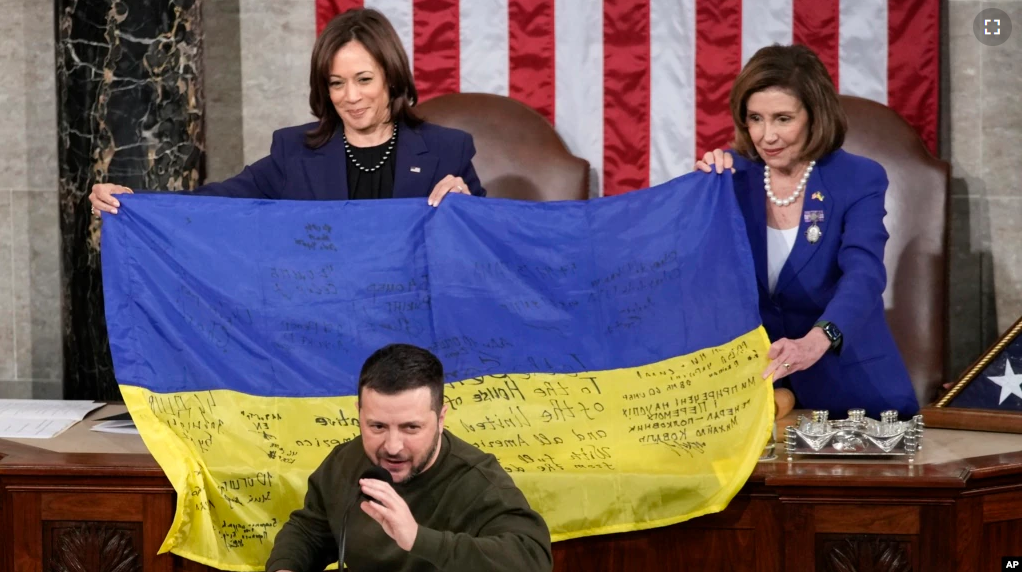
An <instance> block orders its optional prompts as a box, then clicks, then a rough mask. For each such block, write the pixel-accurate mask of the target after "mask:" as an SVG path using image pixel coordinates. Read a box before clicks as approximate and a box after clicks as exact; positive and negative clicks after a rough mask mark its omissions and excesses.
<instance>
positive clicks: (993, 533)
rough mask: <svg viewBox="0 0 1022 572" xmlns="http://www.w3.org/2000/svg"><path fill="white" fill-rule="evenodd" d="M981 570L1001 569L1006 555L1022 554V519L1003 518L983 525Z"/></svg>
mask: <svg viewBox="0 0 1022 572" xmlns="http://www.w3.org/2000/svg"><path fill="white" fill-rule="evenodd" d="M981 546H982V548H981V550H980V555H981V557H982V559H983V563H982V567H981V568H980V569H981V570H1001V569H1002V568H1001V558H1002V557H1004V556H1022V520H1002V521H998V522H993V523H990V524H987V525H985V526H984V527H983V541H982V544H981Z"/></svg>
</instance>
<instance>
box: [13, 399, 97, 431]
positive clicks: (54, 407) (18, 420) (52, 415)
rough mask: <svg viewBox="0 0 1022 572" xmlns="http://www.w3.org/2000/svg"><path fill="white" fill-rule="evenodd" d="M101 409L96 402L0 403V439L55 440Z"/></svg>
mask: <svg viewBox="0 0 1022 572" xmlns="http://www.w3.org/2000/svg"><path fill="white" fill-rule="evenodd" d="M102 406H103V404H102V403H96V402H95V401H64V400H60V399H0V438H4V439H49V438H51V437H56V436H57V435H60V434H61V433H62V432H64V431H66V430H67V429H68V427H71V426H72V425H74V424H75V423H78V422H79V421H81V420H82V419H84V418H85V416H86V415H88V414H89V412H90V411H92V410H94V409H98V408H99V407H102Z"/></svg>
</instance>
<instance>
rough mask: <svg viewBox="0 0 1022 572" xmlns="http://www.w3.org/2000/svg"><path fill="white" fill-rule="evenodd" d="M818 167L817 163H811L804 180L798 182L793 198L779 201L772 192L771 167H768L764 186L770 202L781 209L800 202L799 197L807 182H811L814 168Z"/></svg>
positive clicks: (765, 168) (765, 169) (803, 177)
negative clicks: (810, 177) (810, 176)
mask: <svg viewBox="0 0 1022 572" xmlns="http://www.w3.org/2000/svg"><path fill="white" fill-rule="evenodd" d="M815 165H816V161H810V162H809V166H808V167H806V172H805V173H804V174H803V175H802V180H801V181H799V182H798V186H796V187H795V192H794V193H791V196H790V197H788V198H786V199H779V198H777V197H775V196H774V192H773V191H772V190H770V165H767V166H766V167H764V169H763V186H764V187H766V193H767V198H769V199H770V202H772V203H774V204H775V205H777V206H779V207H786V206H788V205H790V204H791V203H793V202H795V201H797V200H798V196H799V195H801V194H802V189H804V188H806V181H808V180H809V174H810V173H812V172H813V167H814V166H815Z"/></svg>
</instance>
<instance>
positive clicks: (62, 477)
mask: <svg viewBox="0 0 1022 572" xmlns="http://www.w3.org/2000/svg"><path fill="white" fill-rule="evenodd" d="M120 410H123V409H120ZM117 411H118V409H116V408H114V407H111V406H107V407H106V408H104V409H101V410H99V411H97V412H94V413H93V415H91V416H90V418H89V419H94V418H96V417H104V416H106V415H109V414H112V413H115V412H117ZM89 419H87V420H86V421H85V422H83V423H81V424H79V425H77V426H76V427H74V428H73V429H71V430H69V431H68V432H67V433H65V434H64V435H61V436H59V437H57V438H56V439H52V440H46V441H35V442H33V441H29V440H23V441H18V442H15V441H10V440H6V441H5V440H0V570H3V571H8V570H11V571H17V572H43V571H46V572H50V571H51V570H62V569H66V570H88V571H90V572H92V571H97V572H107V571H113V570H118V571H119V572H133V571H135V570H145V571H146V572H150V571H153V572H172V571H174V572H200V571H201V572H207V570H208V569H207V568H206V567H205V566H200V565H197V564H195V563H192V562H189V561H186V560H183V559H181V558H178V557H176V556H170V555H163V556H157V555H156V551H157V550H158V549H159V546H160V544H161V543H162V542H163V539H164V535H165V534H166V531H167V529H168V528H169V526H170V523H171V520H172V519H173V516H174V490H173V489H172V488H171V486H170V483H169V482H168V481H167V479H166V478H165V477H164V476H163V472H162V471H161V470H160V467H159V466H158V465H157V464H156V462H155V461H154V460H153V458H152V457H151V456H150V455H149V454H148V453H147V452H146V450H145V448H144V446H142V443H141V440H140V439H139V438H138V437H137V436H133V435H109V434H98V433H95V432H92V431H89V427H90V426H91V425H92V424H93V423H94V421H90V420H89ZM923 445H924V448H923V451H922V454H921V455H920V458H919V461H918V463H917V464H916V465H914V466H912V465H907V464H905V463H904V462H897V461H891V462H884V463H877V462H834V461H821V460H816V461H814V460H803V459H797V460H796V461H795V462H793V463H791V464H789V463H787V462H784V461H780V462H776V461H775V462H763V463H760V464H759V466H758V467H757V468H756V470H755V472H754V473H753V475H752V477H751V478H750V479H749V482H748V483H747V484H746V486H745V487H744V488H743V489H742V491H741V492H740V493H739V495H738V496H737V497H736V498H735V499H734V500H733V501H732V503H731V504H730V506H728V508H727V509H726V510H725V511H723V512H722V513H719V514H714V515H708V516H705V517H701V518H697V519H694V520H692V521H689V522H686V523H682V524H678V525H675V526H670V527H665V528H659V529H653V530H648V531H642V532H635V533H627V534H616V535H607V536H598V537H589V538H583V539H578V540H572V541H567V542H561V543H557V544H555V545H554V554H555V561H556V566H555V569H556V570H558V571H568V570H572V571H575V570H581V571H586V572H590V571H611V570H614V571H618V570H620V571H625V570H627V571H629V572H643V571H646V570H656V571H658V572H659V571H673V570H679V571H680V570H685V571H699V570H713V571H715V572H716V571H726V570H752V571H757V572H767V571H776V572H781V571H785V572H796V571H806V572H809V571H814V570H819V571H830V570H833V571H852V570H861V571H881V570H883V571H896V572H900V571H903V570H915V571H925V572H930V571H940V570H958V571H961V572H980V571H984V572H985V571H989V570H1000V565H1001V557H1002V556H1008V555H1022V435H1011V434H1000V433H977V432H966V431H944V430H936V429H928V430H927V432H926V434H925V436H924V441H923ZM125 562H128V563H129V565H128V566H125V567H124V568H117V565H118V564H123V563H125ZM76 565H77V567H76ZM60 566H63V568H61V567H60Z"/></svg>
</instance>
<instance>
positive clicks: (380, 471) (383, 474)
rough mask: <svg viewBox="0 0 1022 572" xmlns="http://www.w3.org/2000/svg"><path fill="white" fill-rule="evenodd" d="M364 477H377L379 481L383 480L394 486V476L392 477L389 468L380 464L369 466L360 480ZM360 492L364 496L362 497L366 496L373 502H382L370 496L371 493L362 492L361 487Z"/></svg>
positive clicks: (365, 497)
mask: <svg viewBox="0 0 1022 572" xmlns="http://www.w3.org/2000/svg"><path fill="white" fill-rule="evenodd" d="M362 479H376V480H377V481H383V482H385V483H387V484H388V485H390V486H394V477H392V476H391V475H390V471H388V470H387V469H384V468H383V467H381V466H379V465H373V466H372V467H369V468H368V469H366V470H365V472H363V473H362V476H361V477H359V480H362ZM359 494H360V495H361V496H362V498H364V499H366V500H368V501H372V502H374V503H376V504H380V501H378V500H376V499H374V498H373V497H371V496H369V495H367V494H365V493H362V492H361V489H360V492H359Z"/></svg>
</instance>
